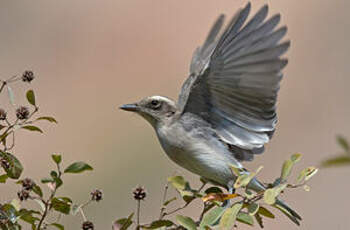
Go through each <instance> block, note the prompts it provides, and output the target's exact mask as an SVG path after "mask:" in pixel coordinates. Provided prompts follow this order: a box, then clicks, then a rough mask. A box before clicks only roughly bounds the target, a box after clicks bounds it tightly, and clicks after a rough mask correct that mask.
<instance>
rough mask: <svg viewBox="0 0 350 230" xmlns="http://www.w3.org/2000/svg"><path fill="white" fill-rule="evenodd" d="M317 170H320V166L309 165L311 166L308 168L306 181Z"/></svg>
mask: <svg viewBox="0 0 350 230" xmlns="http://www.w3.org/2000/svg"><path fill="white" fill-rule="evenodd" d="M317 172H318V168H315V167H309V168H307V173H306V176H305V181H308V180H310V179H311V177H313V176H315V175H316V173H317Z"/></svg>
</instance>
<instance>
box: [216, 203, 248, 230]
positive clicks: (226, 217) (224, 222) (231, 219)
mask: <svg viewBox="0 0 350 230" xmlns="http://www.w3.org/2000/svg"><path fill="white" fill-rule="evenodd" d="M242 206H243V204H242V203H236V204H234V205H233V206H232V208H228V209H226V211H225V212H224V214H223V215H222V217H221V220H220V229H222V230H230V229H232V228H233V226H234V225H235V221H236V218H237V214H238V212H239V211H240V210H241V209H242Z"/></svg>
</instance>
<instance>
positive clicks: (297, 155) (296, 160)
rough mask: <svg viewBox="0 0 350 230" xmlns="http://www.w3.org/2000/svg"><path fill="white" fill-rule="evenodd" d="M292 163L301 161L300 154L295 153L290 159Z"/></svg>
mask: <svg viewBox="0 0 350 230" xmlns="http://www.w3.org/2000/svg"><path fill="white" fill-rule="evenodd" d="M290 159H291V160H292V161H293V162H294V163H297V162H299V161H300V159H301V154H300V153H295V154H293V155H292V156H291V158H290Z"/></svg>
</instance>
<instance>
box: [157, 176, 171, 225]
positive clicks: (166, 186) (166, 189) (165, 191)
mask: <svg viewBox="0 0 350 230" xmlns="http://www.w3.org/2000/svg"><path fill="white" fill-rule="evenodd" d="M168 188H169V182H168V183H166V185H165V188H164V194H163V200H162V207H161V209H160V214H159V219H160V220H161V219H162V218H163V213H164V211H165V206H164V203H165V200H166V196H167V193H168Z"/></svg>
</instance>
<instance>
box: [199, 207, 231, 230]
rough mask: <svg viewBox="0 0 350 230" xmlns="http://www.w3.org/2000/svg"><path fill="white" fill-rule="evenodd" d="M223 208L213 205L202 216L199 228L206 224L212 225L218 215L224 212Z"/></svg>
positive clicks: (218, 217) (203, 227) (217, 218)
mask: <svg viewBox="0 0 350 230" xmlns="http://www.w3.org/2000/svg"><path fill="white" fill-rule="evenodd" d="M225 210H226V209H225V208H224V207H219V206H217V207H215V208H213V209H211V210H210V211H208V212H207V213H206V214H205V215H204V217H203V220H202V222H201V223H200V228H201V229H205V227H206V226H209V227H210V226H212V225H213V224H215V223H216V222H217V221H218V220H219V219H220V217H221V216H222V214H223V213H224V212H225Z"/></svg>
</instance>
